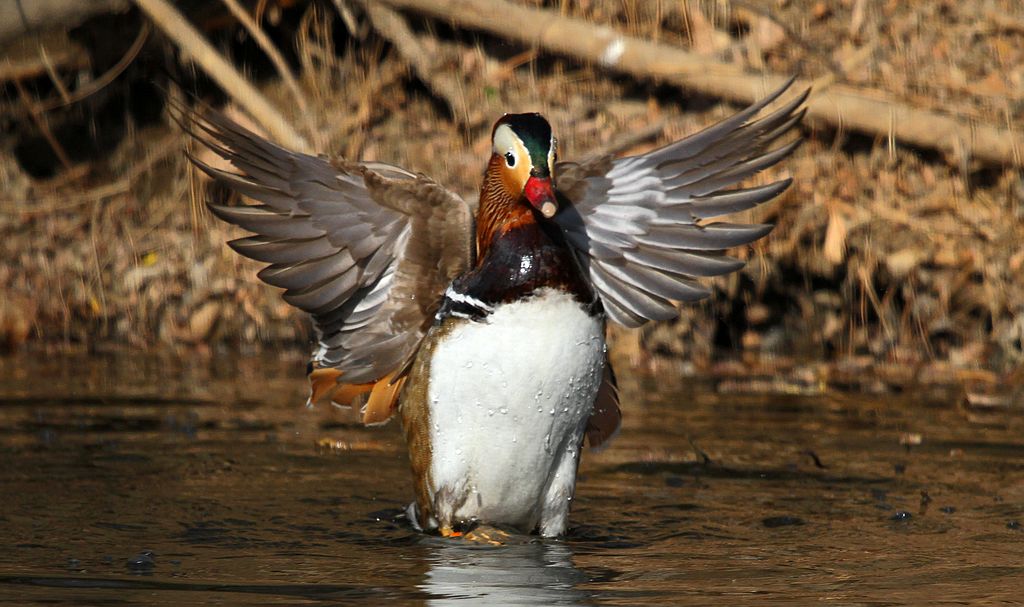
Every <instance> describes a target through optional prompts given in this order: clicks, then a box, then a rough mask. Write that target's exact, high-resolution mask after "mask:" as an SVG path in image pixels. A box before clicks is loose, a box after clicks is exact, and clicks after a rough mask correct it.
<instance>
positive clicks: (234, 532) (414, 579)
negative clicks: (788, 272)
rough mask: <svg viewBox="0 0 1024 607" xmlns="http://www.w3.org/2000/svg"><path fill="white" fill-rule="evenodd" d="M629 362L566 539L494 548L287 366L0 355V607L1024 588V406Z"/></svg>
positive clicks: (392, 431)
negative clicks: (420, 529) (855, 392)
mask: <svg viewBox="0 0 1024 607" xmlns="http://www.w3.org/2000/svg"><path fill="white" fill-rule="evenodd" d="M620 376H621V378H622V383H623V384H624V385H623V392H624V394H623V404H624V407H623V409H624V413H625V422H624V427H623V429H622V432H621V434H620V435H619V437H618V438H617V439H616V441H615V442H614V443H613V445H612V446H611V447H610V448H609V449H607V450H605V451H603V452H601V453H597V454H595V453H587V454H585V456H584V459H583V467H582V469H581V482H580V484H579V487H578V493H577V499H576V502H575V509H574V511H573V516H572V525H573V529H572V532H571V533H570V535H569V537H568V538H566V539H565V540H559V541H550V540H539V539H537V538H530V537H525V538H515V539H514V541H513V542H512V543H510V544H509V545H505V546H500V547H491V546H481V545H475V544H471V543H468V542H466V541H462V540H443V539H440V538H436V537H430V536H424V535H421V534H418V533H416V532H415V531H413V530H412V529H411V528H410V527H409V526H408V525H407V524H406V523H405V521H404V520H402V517H401V508H402V507H403V506H404V505H405V504H406V503H407V502H408V501H409V499H410V497H411V495H412V489H411V481H410V473H409V471H408V468H407V463H406V459H405V452H404V445H403V444H402V441H401V437H400V434H399V431H398V430H399V429H398V427H397V425H396V424H392V425H391V426H390V427H385V428H378V429H364V428H361V427H358V425H356V424H355V423H353V421H352V418H351V417H350V416H348V415H346V414H345V413H344V412H340V411H338V410H334V409H332V408H331V407H318V408H316V409H312V410H309V409H306V408H304V407H303V405H302V403H303V401H304V399H305V388H304V378H303V362H302V360H301V359H300V358H297V357H295V356H294V355H282V356H280V357H275V356H271V355H268V354H262V355H254V356H251V357H243V358H233V359H226V360H220V361H219V362H217V363H215V364H214V363H210V362H209V361H208V360H207V359H196V360H194V361H188V360H186V361H184V362H183V361H180V360H173V359H162V358H158V357H152V358H149V357H139V356H124V355H121V356H92V357H85V356H81V357H70V358H68V357H64V358H59V359H52V358H50V359H48V358H46V357H41V356H37V357H33V358H29V357H27V356H26V357H22V358H16V359H11V358H8V359H0V601H6V602H9V603H17V604H25V605H82V604H88V605H124V604H135V603H147V604H155V605H163V604H166V605H190V604H206V603H209V604H219V605H308V604H339V603H342V604H344V603H357V602H358V603H360V604H368V605H375V604H396V605H403V604H414V605H418V604H438V605H442V604H479V605H515V604H522V605H537V604H541V605H577V604H580V605H591V604H594V605H602V604H608V605H641V604H644V605H646V604H663V605H680V604H721V605H735V604H764V603H775V604H798V603H819V602H829V603H832V604H843V605H849V604H871V605H891V604H966V603H988V604H992V603H1018V602H1020V601H1024V408H1013V407H1010V408H1005V409H999V410H981V411H979V410H972V409H969V408H966V407H964V406H963V405H962V404H961V403H960V399H959V398H958V397H957V396H956V395H951V394H932V393H929V392H928V391H924V390H922V391H915V393H913V394H904V395H900V396H898V397H891V396H883V397H880V396H851V395H843V394H831V395H812V396H806V395H803V396H801V395H793V396H779V395H777V394H776V395H770V396H763V395H734V394H733V395H722V394H718V393H717V392H716V382H715V381H714V380H713V379H710V378H703V379H701V378H683V377H671V376H669V377H666V376H665V374H662V376H660V377H650V376H645V375H643V374H642V373H641V372H639V371H630V370H626V369H623V370H621V371H620ZM918 437H919V438H920V444H917V445H913V444H912V443H916V442H917V439H918ZM901 438H902V442H903V443H911V444H910V445H908V444H903V445H901ZM327 443H330V446H328V445H327ZM702 453H703V454H704V455H706V456H707V457H708V458H709V460H710V461H705V460H704V458H703V456H702V455H701V454H702ZM816 458H817V460H818V461H817V462H816Z"/></svg>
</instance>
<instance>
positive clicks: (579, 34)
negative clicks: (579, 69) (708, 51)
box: [383, 0, 1024, 166]
mask: <svg viewBox="0 0 1024 607" xmlns="http://www.w3.org/2000/svg"><path fill="white" fill-rule="evenodd" d="M383 1H384V2H386V3H387V4H390V5H391V6H394V7H399V8H404V9H411V10H416V11H419V12H422V13H424V14H427V15H430V16H432V17H434V18H437V19H443V20H446V21H452V22H455V23H458V24H459V25H461V26H463V27H472V28H476V29H480V30H484V31H488V32H492V33H494V34H497V35H500V36H503V37H506V38H510V39H513V40H518V41H520V42H522V43H524V44H531V45H536V46H538V47H540V48H543V49H545V50H547V51H549V52H554V53H560V54H563V55H568V56H571V57H575V58H577V59H580V60H583V61H588V62H593V63H598V64H601V65H603V66H605V67H607V68H609V69H614V70H618V71H620V72H625V73H628V74H632V75H634V76H637V77H641V78H653V79H659V80H664V81H667V82H671V83H674V84H677V85H679V86H682V87H685V88H688V89H691V90H695V91H700V92H701V93H703V94H706V95H712V96H716V97H722V98H725V99H729V100H731V101H737V102H741V103H751V102H753V101H754V100H755V99H757V98H758V97H760V96H762V95H764V93H765V92H766V91H768V90H771V89H775V88H777V87H779V86H781V85H782V84H783V83H785V82H786V80H787V78H786V77H785V76H781V75H774V74H764V75H756V74H749V73H745V72H744V71H743V70H742V69H740V68H739V67H737V66H733V65H729V64H726V63H722V62H720V61H715V60H714V59H710V58H706V57H700V56H698V55H695V54H693V53H689V52H687V51H684V50H682V49H677V48H673V47H670V46H666V45H664V44H656V43H653V42H648V41H646V40H640V39H638V38H634V37H630V36H626V35H624V34H622V33H620V32H618V31H617V30H615V29H613V28H611V27H607V26H600V25H594V24H592V23H588V22H586V21H583V20H581V19H575V18H570V17H563V16H560V15H559V14H558V13H557V12H556V11H551V10H543V9H533V8H527V7H524V6H518V5H514V4H510V3H508V2H504V1H503V0H383ZM523 23H533V24H538V26H537V27H522V24H523ZM808 85H809V83H808V82H806V81H801V82H798V83H797V84H796V86H797V87H798V88H799V87H806V86H808ZM807 109H808V116H809V118H810V119H811V120H813V121H817V122H820V123H823V124H827V125H830V126H832V127H835V128H843V129H850V130H856V131H860V132H863V133H867V134H870V135H874V136H876V137H888V136H890V134H891V136H892V137H893V138H894V139H895V140H897V141H900V142H902V143H905V144H909V145H914V146H918V147H923V148H929V149H937V150H941V151H943V152H949V151H951V150H955V149H956V148H957V146H963V148H966V149H968V150H970V152H971V155H972V156H973V157H974V158H977V159H979V160H982V161H985V162H989V163H994V164H1012V165H1016V166H1024V138H1022V137H1021V136H1020V135H1019V134H1018V133H1017V132H1016V130H1014V129H1013V128H1008V129H1003V128H999V127H997V126H995V125H992V124H979V123H972V122H968V121H966V120H963V119H961V118H957V117H953V116H947V115H944V114H940V113H937V112H932V111H928V110H922V109H918V108H915V107H911V106H909V105H907V104H906V103H903V102H902V101H900V100H898V99H895V98H893V97H892V96H891V95H888V94H886V93H884V92H881V91H874V90H866V89H861V88H856V87H852V86H848V85H839V84H835V85H832V86H831V87H830V88H829V89H828V90H827V91H825V92H819V93H817V94H814V95H812V96H811V98H810V99H809V100H808V102H807Z"/></svg>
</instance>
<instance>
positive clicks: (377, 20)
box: [365, 1, 474, 125]
mask: <svg viewBox="0 0 1024 607" xmlns="http://www.w3.org/2000/svg"><path fill="white" fill-rule="evenodd" d="M365 6H366V13H367V15H369V17H370V23H371V24H372V25H373V28H374V29H375V30H377V32H378V33H379V34H380V35H381V36H383V37H384V38H386V39H387V40H388V42H390V43H391V44H392V45H394V47H395V49H396V50H397V51H398V53H399V54H400V55H401V56H402V59H403V60H404V61H405V62H406V63H407V64H408V65H409V67H411V68H412V70H413V72H415V73H416V76H417V77H418V78H419V79H420V80H422V81H423V82H424V83H425V84H426V85H427V86H428V87H430V90H431V91H433V92H434V94H435V95H437V96H438V97H440V98H441V99H443V100H444V102H445V103H446V104H447V105H448V108H449V109H450V110H451V112H452V116H453V117H454V118H455V120H456V121H457V122H459V123H460V124H462V125H471V123H472V122H474V121H473V119H472V118H471V117H470V113H469V108H467V107H466V99H465V96H464V95H463V94H462V91H461V90H460V88H459V86H458V84H457V83H456V82H455V81H454V78H453V76H451V74H450V73H444V72H442V71H441V70H438V69H437V66H436V65H434V63H435V62H434V61H432V60H431V57H432V56H433V54H432V53H430V52H428V51H427V49H426V48H424V47H423V45H422V44H420V41H419V39H418V38H417V37H416V34H414V33H413V32H412V30H411V29H409V25H408V24H407V23H406V22H405V18H404V17H402V16H401V15H400V14H398V13H397V12H396V11H394V10H393V9H391V8H389V7H387V6H385V5H383V4H380V3H378V2H372V1H369V2H366V4H365Z"/></svg>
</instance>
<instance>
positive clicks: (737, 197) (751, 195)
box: [658, 178, 793, 221]
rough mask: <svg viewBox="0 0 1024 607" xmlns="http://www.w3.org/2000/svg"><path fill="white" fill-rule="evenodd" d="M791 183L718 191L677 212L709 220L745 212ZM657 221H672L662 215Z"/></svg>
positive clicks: (790, 180) (773, 183) (779, 182)
mask: <svg viewBox="0 0 1024 607" xmlns="http://www.w3.org/2000/svg"><path fill="white" fill-rule="evenodd" d="M792 183H793V179H792V178H786V179H781V180H779V181H775V182H772V183H769V184H767V185H762V186H757V187H753V188H743V189H738V190H727V191H724V192H723V191H719V192H715V193H713V194H708V195H706V196H701V197H698V198H695V199H693V202H691V203H688V204H684V205H680V206H679V210H680V211H684V212H686V214H687V215H689V216H690V217H695V218H698V219H711V218H713V217H720V216H722V215H729V214H731V213H738V212H740V211H747V210H749V209H752V208H754V207H756V206H757V205H759V204H762V203H765V202H768V201H769V200H771V199H773V198H775V197H776V196H778V195H779V194H781V193H782V192H784V191H786V189H787V188H788V187H789V186H790V184H792ZM670 209H671V207H670ZM670 209H666V210H670ZM658 219H659V220H663V221H672V216H671V215H670V214H667V213H662V215H660V216H659V217H658Z"/></svg>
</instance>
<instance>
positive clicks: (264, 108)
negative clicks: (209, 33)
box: [135, 0, 310, 152]
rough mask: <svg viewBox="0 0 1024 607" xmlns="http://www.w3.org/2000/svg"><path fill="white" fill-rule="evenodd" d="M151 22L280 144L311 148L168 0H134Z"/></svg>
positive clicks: (296, 148) (308, 149)
mask: <svg viewBox="0 0 1024 607" xmlns="http://www.w3.org/2000/svg"><path fill="white" fill-rule="evenodd" d="M135 4H137V5H138V6H139V8H140V9H142V11H143V12H144V13H146V14H147V15H148V16H149V18H150V19H152V20H153V23H154V24H155V25H156V26H157V27H158V28H160V30H161V31H163V32H164V34H165V35H166V36H167V37H168V38H169V39H170V40H171V41H173V42H174V43H175V44H176V45H178V48H180V49H181V51H182V53H183V54H184V55H185V56H186V57H189V58H191V59H192V60H193V61H195V63H196V65H198V66H199V67H200V68H201V69H202V70H203V71H205V72H206V73H207V74H208V75H209V76H210V77H211V78H213V80H214V81H215V82H216V83H217V84H218V85H219V86H220V87H221V88H222V89H223V90H224V92H225V93H227V94H228V95H230V96H231V98H232V99H234V100H235V101H236V102H238V104H239V105H240V106H242V107H243V108H244V109H245V110H246V111H247V112H248V113H249V114H250V115H252V117H253V118H255V119H256V120H257V121H258V122H259V123H260V124H262V125H263V126H264V127H265V128H266V129H267V132H268V133H270V135H271V136H272V137H273V138H274V139H276V140H277V141H278V142H279V143H281V144H282V145H285V146H287V147H290V148H292V149H295V150H299V151H304V152H306V151H310V146H309V143H308V142H307V141H306V139H305V138H303V137H302V136H301V135H299V134H298V133H297V132H296V131H295V129H293V128H292V127H291V125H290V124H288V121H287V120H285V118H284V116H282V115H281V113H280V112H279V111H278V110H277V108H275V107H274V106H273V105H271V104H270V102H269V101H267V99H266V98H265V97H264V96H263V95H262V94H260V92H259V91H258V90H256V88H255V87H254V86H253V85H252V84H251V83H250V82H249V81H248V80H246V79H245V78H243V77H242V75H241V74H239V73H238V70H236V69H235V68H234V66H232V65H231V64H230V63H228V62H227V60H225V59H224V57H222V56H221V54H220V53H218V52H217V50H216V49H215V48H213V46H212V45H210V43H209V42H207V40H206V39H205V38H204V37H203V36H202V34H200V33H199V32H198V31H197V30H196V28H195V27H193V26H192V24H191V23H189V22H188V20H187V19H185V18H184V17H183V16H182V15H181V13H179V12H178V10H177V9H175V8H174V7H173V6H171V5H170V4H169V3H168V2H167V0H135Z"/></svg>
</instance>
